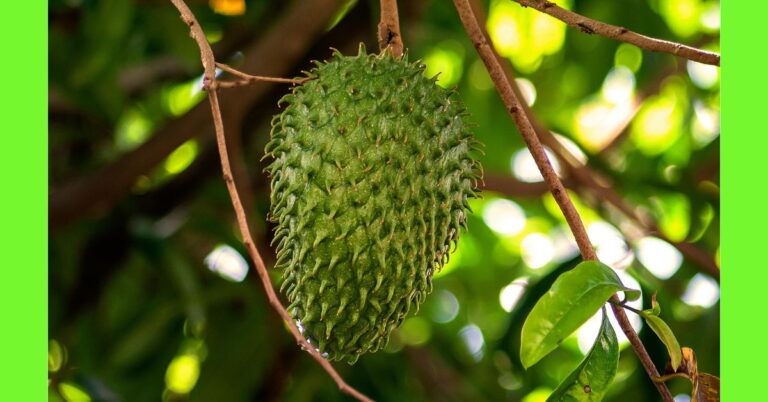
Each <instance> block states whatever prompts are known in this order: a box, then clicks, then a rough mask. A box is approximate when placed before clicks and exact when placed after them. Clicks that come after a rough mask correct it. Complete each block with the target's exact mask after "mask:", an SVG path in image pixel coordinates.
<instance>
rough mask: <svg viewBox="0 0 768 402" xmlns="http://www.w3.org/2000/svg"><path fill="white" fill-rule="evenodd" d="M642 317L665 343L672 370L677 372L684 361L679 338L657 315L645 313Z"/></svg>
mask: <svg viewBox="0 0 768 402" xmlns="http://www.w3.org/2000/svg"><path fill="white" fill-rule="evenodd" d="M640 315H642V316H643V318H645V322H647V323H648V326H649V327H651V329H652V330H653V332H655V333H656V335H657V336H658V337H659V339H661V342H663V343H664V346H666V347H667V352H669V361H670V364H671V365H672V368H673V369H674V370H675V371H677V368H678V367H680V361H681V360H682V359H683V354H682V352H681V351H680V344H679V343H678V342H677V338H676V337H675V334H674V333H673V332H672V329H670V328H669V325H667V323H666V322H664V320H662V319H661V318H659V317H658V316H656V315H652V314H648V313H646V312H645V311H643V312H642V313H641V314H640Z"/></svg>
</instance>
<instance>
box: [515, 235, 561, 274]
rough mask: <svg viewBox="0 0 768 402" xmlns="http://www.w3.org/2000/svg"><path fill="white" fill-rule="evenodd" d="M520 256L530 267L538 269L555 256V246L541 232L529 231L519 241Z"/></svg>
mask: <svg viewBox="0 0 768 402" xmlns="http://www.w3.org/2000/svg"><path fill="white" fill-rule="evenodd" d="M520 247H521V248H522V257H523V261H524V262H525V264H526V265H527V266H528V267H529V268H531V269H539V268H541V267H543V266H545V265H547V264H549V263H550V262H551V261H552V259H553V258H554V256H555V246H554V244H552V240H551V239H550V238H549V237H548V236H546V235H543V234H541V233H531V234H529V235H527V236H525V238H523V241H522V242H521V243H520Z"/></svg>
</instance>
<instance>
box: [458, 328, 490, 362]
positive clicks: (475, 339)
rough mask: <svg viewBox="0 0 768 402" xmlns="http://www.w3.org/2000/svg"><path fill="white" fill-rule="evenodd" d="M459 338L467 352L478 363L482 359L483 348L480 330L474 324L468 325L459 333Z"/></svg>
mask: <svg viewBox="0 0 768 402" xmlns="http://www.w3.org/2000/svg"><path fill="white" fill-rule="evenodd" d="M459 338H461V340H462V341H463V342H464V345H465V346H466V347H467V351H469V354H470V355H472V358H473V359H475V361H480V360H481V359H482V358H483V346H485V338H484V337H483V331H481V330H480V327H478V326H477V325H475V324H469V325H466V326H464V328H462V329H461V330H460V331H459Z"/></svg>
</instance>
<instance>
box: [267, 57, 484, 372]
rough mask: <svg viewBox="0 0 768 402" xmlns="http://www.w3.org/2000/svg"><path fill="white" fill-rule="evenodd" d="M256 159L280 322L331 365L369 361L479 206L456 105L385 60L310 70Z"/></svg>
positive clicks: (417, 72)
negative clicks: (266, 200)
mask: <svg viewBox="0 0 768 402" xmlns="http://www.w3.org/2000/svg"><path fill="white" fill-rule="evenodd" d="M315 63H316V68H314V69H313V70H312V71H310V72H308V73H307V74H308V76H309V77H310V78H311V80H309V81H308V82H306V83H304V84H303V85H301V86H297V87H295V88H294V89H293V91H292V93H290V94H288V95H286V96H285V97H283V98H282V99H281V100H280V102H279V105H280V104H285V105H286V106H285V110H284V111H283V112H282V113H281V114H280V115H277V116H275V118H274V119H273V120H272V126H273V127H272V133H271V137H272V138H271V141H270V142H269V143H268V144H267V146H266V156H267V157H272V158H273V159H274V160H273V162H272V163H271V164H270V165H269V166H268V168H267V172H268V173H269V174H270V176H271V186H272V192H271V204H272V205H271V212H270V215H271V219H272V220H273V221H275V222H276V223H277V228H276V230H275V238H274V240H273V241H274V242H276V243H277V253H278V254H277V255H278V258H277V264H276V265H277V267H279V268H282V269H283V270H284V271H283V272H284V275H283V277H284V281H283V284H282V287H281V290H283V291H284V292H285V294H286V295H287V297H288V300H289V302H290V303H291V304H290V306H289V307H288V311H289V313H290V314H292V315H293V316H294V317H295V318H296V319H297V320H298V322H299V327H300V328H301V329H302V331H303V333H304V335H305V336H306V337H307V338H308V339H309V341H310V342H311V343H312V344H313V345H316V346H317V347H318V349H319V350H320V351H321V352H323V353H325V354H326V356H327V357H328V358H329V359H331V360H338V359H346V360H348V361H350V363H353V362H354V361H356V360H357V358H358V357H359V355H361V354H363V353H365V352H372V351H376V350H378V349H379V348H380V347H381V346H383V345H385V344H386V341H387V339H388V337H389V334H390V332H391V331H392V330H393V329H394V328H396V327H397V326H398V325H399V324H400V323H401V322H402V321H403V319H404V318H405V316H406V314H407V313H408V311H409V309H410V307H411V305H415V306H416V307H417V308H418V306H419V304H420V303H422V302H423V301H424V298H425V296H426V295H427V294H428V293H429V292H430V291H431V289H432V275H433V274H434V273H435V271H436V270H439V269H440V268H442V266H443V265H444V264H445V263H447V262H448V258H449V252H450V248H451V243H454V244H456V242H457V241H458V237H459V230H460V228H461V227H465V228H466V220H467V216H466V213H467V211H468V210H469V204H468V203H467V199H468V198H471V197H475V196H476V191H477V179H478V178H479V177H480V176H481V169H482V168H481V166H480V163H479V162H478V161H476V160H475V159H474V157H473V156H472V151H473V149H474V148H475V147H476V144H477V142H476V141H475V140H474V139H473V137H472V135H471V133H470V132H469V130H468V128H467V125H466V123H465V122H464V121H463V119H462V118H463V116H464V115H465V114H466V113H465V110H464V108H463V107H462V106H461V105H460V103H459V102H458V101H457V100H456V98H455V95H454V93H455V91H449V90H446V89H443V88H441V87H439V86H437V85H436V84H435V81H436V79H435V78H432V79H428V78H426V77H424V75H423V72H424V66H423V65H421V64H420V63H418V62H415V63H409V62H407V61H406V60H405V58H403V59H396V58H394V57H393V56H391V55H390V54H389V52H384V53H383V54H381V55H374V54H366V52H365V49H364V48H363V47H362V46H361V48H360V52H359V54H358V55H357V56H350V57H345V56H343V55H341V54H340V53H338V52H334V55H333V57H332V58H331V59H330V60H329V61H327V62H315Z"/></svg>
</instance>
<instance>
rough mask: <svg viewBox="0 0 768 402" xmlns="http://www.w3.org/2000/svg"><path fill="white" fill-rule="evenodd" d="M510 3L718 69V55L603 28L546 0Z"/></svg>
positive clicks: (616, 28) (624, 30) (621, 29)
mask: <svg viewBox="0 0 768 402" xmlns="http://www.w3.org/2000/svg"><path fill="white" fill-rule="evenodd" d="M513 1H514V2H516V3H519V4H520V5H521V6H523V7H531V8H534V9H536V10H538V11H541V12H542V13H545V14H549V15H551V16H552V17H555V18H557V19H559V20H560V21H563V22H565V23H566V24H568V25H570V26H571V27H573V28H576V29H578V30H580V31H581V32H584V33H586V34H590V35H591V34H598V35H601V36H605V37H606V38H610V39H615V40H618V41H622V42H627V43H631V44H633V45H635V46H637V47H639V48H641V49H645V50H650V51H652V52H664V53H669V54H673V55H675V56H679V57H683V58H686V59H689V60H693V61H696V62H699V63H704V64H712V65H715V66H719V65H720V55H719V54H718V53H714V52H709V51H706V50H701V49H697V48H695V47H691V46H686V45H682V44H680V43H676V42H670V41H666V40H662V39H656V38H652V37H650V36H645V35H641V34H639V33H636V32H632V31H630V30H628V29H627V28H624V27H619V26H616V25H610V24H606V23H604V22H601V21H597V20H593V19H591V18H587V17H585V16H583V15H580V14H576V13H574V12H572V11H568V10H566V9H564V8H562V7H560V6H558V5H557V4H555V3H552V2H550V1H547V0H513Z"/></svg>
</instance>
